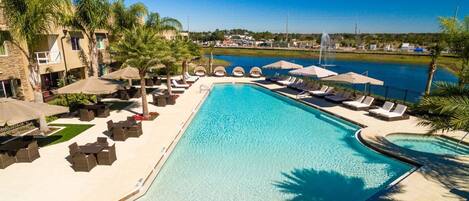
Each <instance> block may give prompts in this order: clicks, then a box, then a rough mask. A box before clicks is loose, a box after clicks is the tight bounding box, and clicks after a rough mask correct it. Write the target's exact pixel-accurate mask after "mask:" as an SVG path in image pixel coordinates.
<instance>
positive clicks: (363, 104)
mask: <svg viewBox="0 0 469 201" xmlns="http://www.w3.org/2000/svg"><path fill="white" fill-rule="evenodd" d="M373 101H375V98H373V97H371V96H367V97H366V98H365V100H363V102H361V103H357V102H354V101H351V102H344V104H345V105H346V106H348V107H350V108H352V109H354V110H366V109H368V108H370V106H371V104H373Z"/></svg>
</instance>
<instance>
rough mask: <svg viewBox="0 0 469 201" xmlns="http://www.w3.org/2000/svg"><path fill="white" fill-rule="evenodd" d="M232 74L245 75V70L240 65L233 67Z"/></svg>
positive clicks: (235, 75)
mask: <svg viewBox="0 0 469 201" xmlns="http://www.w3.org/2000/svg"><path fill="white" fill-rule="evenodd" d="M232 74H233V76H234V77H244V74H245V71H244V69H243V68H242V67H240V66H238V67H235V68H234V69H233V72H232Z"/></svg>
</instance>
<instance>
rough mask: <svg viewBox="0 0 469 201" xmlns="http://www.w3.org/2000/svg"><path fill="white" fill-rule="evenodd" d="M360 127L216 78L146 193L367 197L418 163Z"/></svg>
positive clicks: (151, 196) (157, 196)
mask: <svg viewBox="0 0 469 201" xmlns="http://www.w3.org/2000/svg"><path fill="white" fill-rule="evenodd" d="M358 129H359V127H358V126H356V125H353V124H351V123H348V122H346V121H343V120H340V119H338V118H335V117H333V116H330V115H327V114H325V113H322V112H320V111H318V110H315V109H312V108H311V107H309V106H306V105H303V104H301V103H298V102H296V101H293V100H290V99H288V98H285V97H283V96H280V95H278V94H275V93H273V92H271V91H269V90H266V89H264V88H261V87H258V86H254V85H241V84H239V85H238V84H237V85H235V84H226V85H216V86H214V88H213V90H212V91H211V92H210V95H209V96H208V97H207V99H206V100H205V102H204V103H203V105H202V106H201V108H200V110H199V111H198V113H197V114H196V116H195V117H194V119H193V120H192V122H191V123H190V125H189V126H188V128H187V130H186V131H185V133H184V135H183V136H182V137H181V140H180V141H179V143H178V144H177V146H176V147H175V149H174V151H173V152H172V153H171V155H170V157H169V158H168V160H167V161H166V163H165V165H164V166H163V168H162V170H161V171H160V173H159V175H158V176H157V177H156V179H155V180H154V182H153V184H152V186H151V187H150V189H149V191H148V192H147V194H146V195H145V196H144V197H142V198H141V200H165V201H168V200H169V201H171V200H175V201H179V200H191V201H197V200H200V201H205V200H224V201H228V200H290V199H298V200H314V199H320V200H366V199H367V198H369V197H370V196H372V195H373V194H375V193H376V192H378V191H379V190H381V189H383V188H385V187H386V186H387V185H389V184H390V183H391V182H392V181H394V180H396V179H397V178H398V177H400V176H401V175H403V174H404V173H406V172H408V171H409V170H411V169H412V168H413V167H412V166H410V165H407V164H404V163H402V162H399V161H396V160H393V159H391V158H388V157H385V156H383V155H380V154H378V153H376V152H374V151H371V150H370V149H369V148H367V147H365V146H363V145H362V144H361V143H360V142H359V141H358V140H357V139H356V137H355V133H356V132H357V131H358Z"/></svg>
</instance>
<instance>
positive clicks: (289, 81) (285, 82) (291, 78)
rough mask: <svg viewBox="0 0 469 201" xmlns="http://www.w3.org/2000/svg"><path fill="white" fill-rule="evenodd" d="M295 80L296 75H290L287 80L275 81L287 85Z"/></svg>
mask: <svg viewBox="0 0 469 201" xmlns="http://www.w3.org/2000/svg"><path fill="white" fill-rule="evenodd" d="M295 81H296V77H290V79H288V80H281V81H277V83H279V84H280V85H283V86H287V85H289V84H291V83H294V82H295Z"/></svg>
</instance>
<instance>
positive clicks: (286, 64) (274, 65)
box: [262, 60, 303, 69]
mask: <svg viewBox="0 0 469 201" xmlns="http://www.w3.org/2000/svg"><path fill="white" fill-rule="evenodd" d="M262 68H267V69H300V68H303V66H302V65H299V64H295V63H291V62H288V61H284V60H281V61H277V62H275V63H272V64H269V65H265V66H263V67H262Z"/></svg>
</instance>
